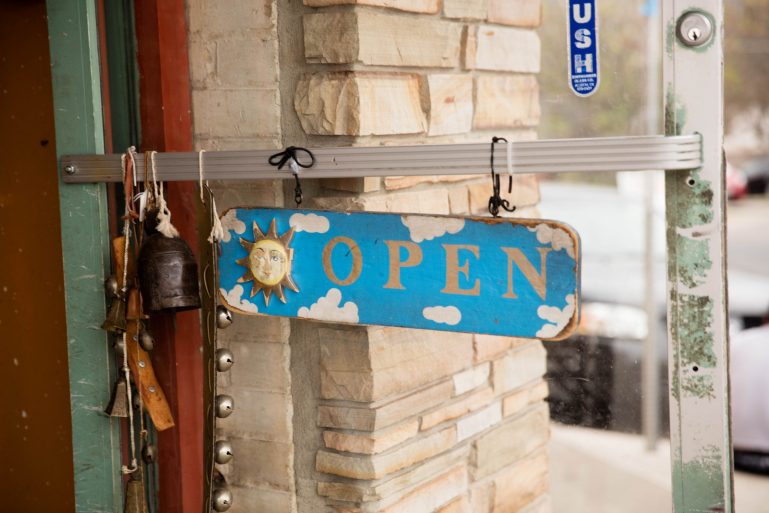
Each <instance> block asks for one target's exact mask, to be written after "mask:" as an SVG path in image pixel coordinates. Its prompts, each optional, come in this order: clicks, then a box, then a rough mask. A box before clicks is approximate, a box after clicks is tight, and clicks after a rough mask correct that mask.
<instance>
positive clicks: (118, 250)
mask: <svg viewBox="0 0 769 513" xmlns="http://www.w3.org/2000/svg"><path fill="white" fill-rule="evenodd" d="M125 241H126V238H125V235H121V236H119V237H115V238H114V239H112V258H114V259H115V278H117V284H118V289H120V290H122V289H123V262H124V259H125V256H124V255H125ZM134 268H135V265H134V259H133V258H132V257H131V255H129V256H128V273H127V276H128V282H129V283H131V281H132V280H133V277H134Z"/></svg>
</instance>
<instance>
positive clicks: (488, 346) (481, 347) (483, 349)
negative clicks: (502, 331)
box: [473, 334, 512, 362]
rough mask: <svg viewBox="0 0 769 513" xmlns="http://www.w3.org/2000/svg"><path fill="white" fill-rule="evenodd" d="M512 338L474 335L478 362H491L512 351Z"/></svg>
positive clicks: (475, 357) (475, 353) (474, 347)
mask: <svg viewBox="0 0 769 513" xmlns="http://www.w3.org/2000/svg"><path fill="white" fill-rule="evenodd" d="M511 340H512V339H511V338H510V337H500V336H497V335H480V334H475V335H473V352H474V359H475V361H476V362H482V361H485V360H491V359H493V358H495V357H497V356H499V355H501V354H503V353H504V352H505V351H507V350H508V349H510V343H511Z"/></svg>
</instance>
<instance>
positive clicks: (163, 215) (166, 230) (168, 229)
mask: <svg viewBox="0 0 769 513" xmlns="http://www.w3.org/2000/svg"><path fill="white" fill-rule="evenodd" d="M156 154H157V152H156V151H151V152H150V169H151V170H152V184H153V187H154V189H155V192H156V193H157V198H156V199H157V205H156V206H157V208H158V225H157V227H156V228H155V229H156V230H157V231H158V232H160V233H162V234H163V235H165V236H166V237H168V238H169V239H171V238H173V237H178V236H179V231H178V230H177V229H176V227H175V226H174V225H173V224H171V211H170V210H168V205H167V204H166V198H165V196H163V182H160V187H158V181H157V173H156V165H155V155H156Z"/></svg>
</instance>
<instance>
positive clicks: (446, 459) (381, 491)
mask: <svg viewBox="0 0 769 513" xmlns="http://www.w3.org/2000/svg"><path fill="white" fill-rule="evenodd" d="M468 453H469V447H468V446H467V445H464V446H460V447H455V448H454V449H452V450H451V451H449V452H445V453H443V454H440V455H438V456H435V457H434V458H431V459H429V460H427V461H425V462H423V463H422V464H420V465H415V466H414V467H412V468H410V469H408V470H406V471H403V472H398V473H396V474H395V475H393V476H387V477H385V478H384V479H379V480H376V481H349V480H348V481H346V482H344V483H338V482H328V481H319V482H318V494H319V495H322V496H324V497H329V498H332V499H336V500H342V501H350V502H369V503H373V504H371V506H372V508H367V509H374V510H376V509H378V507H379V506H380V505H382V504H387V505H391V504H393V503H395V502H397V501H399V500H400V499H401V498H403V497H404V496H406V495H407V494H408V493H409V492H411V491H412V490H413V489H414V488H415V487H416V486H419V485H420V484H421V483H424V482H426V481H428V480H431V479H433V478H434V477H435V476H436V475H439V474H440V473H441V472H444V471H445V470H446V469H447V468H452V467H453V466H455V465H457V464H458V463H459V462H460V461H461V462H466V461H467V457H468ZM384 507H387V506H384Z"/></svg>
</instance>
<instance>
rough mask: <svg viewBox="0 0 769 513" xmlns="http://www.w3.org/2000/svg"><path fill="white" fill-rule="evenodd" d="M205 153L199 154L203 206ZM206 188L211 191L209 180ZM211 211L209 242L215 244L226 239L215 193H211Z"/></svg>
mask: <svg viewBox="0 0 769 513" xmlns="http://www.w3.org/2000/svg"><path fill="white" fill-rule="evenodd" d="M205 151H206V150H200V151H199V152H198V183H199V184H200V201H201V202H202V203H203V204H205V202H206V199H205V196H203V152H205ZM206 187H207V188H208V190H209V191H210V190H211V187H210V186H209V185H208V180H206ZM211 210H212V211H213V214H214V220H213V224H212V226H211V233H210V234H209V235H208V242H210V243H211V244H213V243H214V242H217V241H220V240H222V238H223V237H224V227H223V226H222V222H221V221H220V220H219V212H217V211H216V198H214V194H213V193H211Z"/></svg>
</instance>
